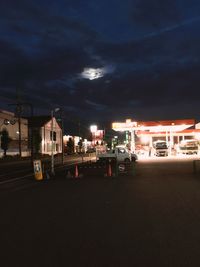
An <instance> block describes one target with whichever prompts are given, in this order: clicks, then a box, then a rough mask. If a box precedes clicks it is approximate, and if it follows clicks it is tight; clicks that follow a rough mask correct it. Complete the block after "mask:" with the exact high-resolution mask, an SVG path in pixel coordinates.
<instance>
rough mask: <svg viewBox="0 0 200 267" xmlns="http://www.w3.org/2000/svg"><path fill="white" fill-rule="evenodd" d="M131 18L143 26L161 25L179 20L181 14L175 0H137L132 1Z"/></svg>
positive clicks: (155, 26) (156, 26) (153, 26)
mask: <svg viewBox="0 0 200 267" xmlns="http://www.w3.org/2000/svg"><path fill="white" fill-rule="evenodd" d="M132 18H133V20H134V22H135V23H138V25H140V26H143V27H145V28H147V29H148V28H158V27H163V26H165V25H166V23H170V24H174V23H178V22H180V20H181V19H182V14H181V11H180V8H179V5H178V1H176V0H165V1H160V0H151V1H148V0H137V1H135V2H134V7H133V13H132Z"/></svg>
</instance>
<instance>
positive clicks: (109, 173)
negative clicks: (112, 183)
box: [108, 163, 112, 177]
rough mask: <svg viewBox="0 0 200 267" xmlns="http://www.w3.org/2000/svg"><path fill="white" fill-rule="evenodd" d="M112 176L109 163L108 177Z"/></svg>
mask: <svg viewBox="0 0 200 267" xmlns="http://www.w3.org/2000/svg"><path fill="white" fill-rule="evenodd" d="M111 176H112V168H111V164H110V163H109V165H108V177H111Z"/></svg>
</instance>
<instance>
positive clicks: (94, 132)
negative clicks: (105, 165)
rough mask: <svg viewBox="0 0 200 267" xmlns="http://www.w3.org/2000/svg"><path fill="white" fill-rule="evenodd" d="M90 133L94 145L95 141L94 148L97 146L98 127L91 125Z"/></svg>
mask: <svg viewBox="0 0 200 267" xmlns="http://www.w3.org/2000/svg"><path fill="white" fill-rule="evenodd" d="M90 131H91V133H92V143H93V141H94V146H95V141H96V138H95V137H96V132H97V125H91V126H90Z"/></svg>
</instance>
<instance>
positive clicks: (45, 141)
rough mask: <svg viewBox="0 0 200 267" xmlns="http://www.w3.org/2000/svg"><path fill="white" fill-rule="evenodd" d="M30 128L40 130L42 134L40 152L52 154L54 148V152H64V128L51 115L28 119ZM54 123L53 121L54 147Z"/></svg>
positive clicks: (34, 130)
mask: <svg viewBox="0 0 200 267" xmlns="http://www.w3.org/2000/svg"><path fill="white" fill-rule="evenodd" d="M28 122H29V129H32V130H33V134H34V132H36V131H38V132H39V134H40V136H41V139H42V141H41V144H40V151H39V152H40V153H41V154H48V155H51V152H52V148H53V152H54V154H58V153H62V138H63V136H62V135H63V134H62V128H61V126H60V125H59V124H58V122H57V121H56V119H55V118H54V117H53V119H52V118H51V116H34V117H32V118H29V119H28ZM52 123H53V147H52V139H51V136H52Z"/></svg>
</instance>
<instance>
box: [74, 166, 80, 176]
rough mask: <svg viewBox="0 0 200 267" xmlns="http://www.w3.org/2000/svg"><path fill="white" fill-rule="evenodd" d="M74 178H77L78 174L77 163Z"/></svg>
mask: <svg viewBox="0 0 200 267" xmlns="http://www.w3.org/2000/svg"><path fill="white" fill-rule="evenodd" d="M74 177H75V178H78V177H79V175H78V165H77V164H76V166H75V175H74Z"/></svg>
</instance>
